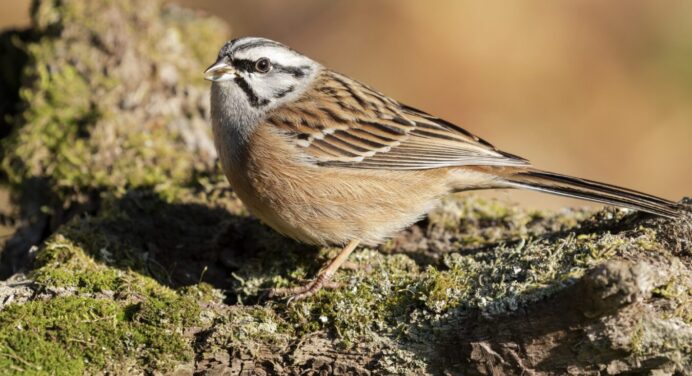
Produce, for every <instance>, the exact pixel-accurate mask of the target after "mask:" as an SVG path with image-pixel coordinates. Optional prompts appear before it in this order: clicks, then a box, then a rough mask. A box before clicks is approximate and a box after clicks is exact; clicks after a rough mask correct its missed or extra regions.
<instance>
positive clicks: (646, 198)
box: [503, 169, 683, 218]
mask: <svg viewBox="0 0 692 376" xmlns="http://www.w3.org/2000/svg"><path fill="white" fill-rule="evenodd" d="M503 176H504V181H505V182H506V184H507V185H509V186H510V187H514V188H524V189H529V190H533V191H540V192H547V193H552V194H556V195H560V196H567V197H574V198H579V199H583V200H589V201H595V202H599V203H603V204H608V205H613V206H621V207H625V208H630V209H634V210H640V211H643V212H647V213H651V214H656V215H660V216H663V217H668V218H678V217H680V216H681V215H682V213H683V208H682V206H681V205H680V204H677V203H674V202H672V201H668V200H665V199H662V198H659V197H656V196H652V195H648V194H646V193H641V192H637V191H633V190H631V189H626V188H621V187H617V186H614V185H610V184H605V183H599V182H596V181H592V180H586V179H580V178H575V177H572V176H567V175H561V174H556V173H553V172H547V171H540V170H526V169H517V170H516V172H511V173H510V174H507V175H505V174H503Z"/></svg>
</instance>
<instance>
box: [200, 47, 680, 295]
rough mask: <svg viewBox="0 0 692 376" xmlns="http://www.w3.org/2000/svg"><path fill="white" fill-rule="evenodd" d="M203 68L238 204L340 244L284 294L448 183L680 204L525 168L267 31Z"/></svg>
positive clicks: (375, 237) (396, 225)
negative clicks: (271, 36) (331, 255)
mask: <svg viewBox="0 0 692 376" xmlns="http://www.w3.org/2000/svg"><path fill="white" fill-rule="evenodd" d="M205 78H206V79H208V80H210V81H212V85H211V112H212V113H211V115H212V126H213V133H214V141H215V144H216V149H217V150H218V153H219V157H220V159H221V164H222V166H223V169H224V172H225V174H226V177H227V178H228V180H229V182H230V184H231V185H232V187H233V189H234V190H235V192H236V193H237V195H238V197H240V199H241V200H242V201H243V203H244V204H245V205H246V206H247V208H248V210H249V211H250V212H251V213H252V214H253V215H255V216H257V217H258V218H259V219H261V220H262V221H263V222H264V223H266V224H268V225H269V226H271V227H272V228H274V229H275V230H276V231H278V232H280V233H282V234H284V235H286V236H289V237H291V238H293V239H295V240H298V241H300V242H304V243H309V244H318V245H340V246H344V248H343V250H342V251H341V252H340V253H339V255H338V256H336V257H335V258H334V259H333V260H331V261H330V262H329V263H328V265H327V266H326V267H325V268H323V269H322V271H321V272H320V273H319V275H318V276H317V278H316V279H314V280H313V281H312V282H310V283H308V284H307V285H305V286H302V287H299V288H293V289H287V290H286V289H284V290H280V291H276V292H278V293H285V294H292V295H294V297H293V298H294V299H300V298H305V297H307V296H309V295H312V294H313V293H315V292H316V291H317V290H319V289H320V288H321V287H322V286H323V285H324V283H325V282H327V281H328V280H329V279H330V278H331V277H332V276H333V275H334V273H335V272H336V270H337V269H338V268H339V266H340V265H341V264H342V263H343V262H344V261H345V260H346V259H347V258H348V256H349V254H350V253H351V252H352V251H353V250H354V249H355V248H356V246H357V245H358V244H360V243H367V244H377V243H379V242H381V241H383V240H384V239H386V238H387V237H389V236H391V235H392V234H394V233H396V232H397V231H399V230H401V229H403V228H404V227H406V226H409V225H410V224H412V223H414V222H415V221H416V220H418V219H420V218H421V217H422V216H424V215H425V214H426V213H427V212H428V211H430V210H431V209H432V208H433V207H435V205H436V204H437V202H438V200H439V199H440V198H441V197H443V196H445V195H447V194H449V193H452V192H459V191H466V190H471V189H487V188H525V189H530V190H534V191H541V192H547V193H552V194H557V195H563V196H569V197H576V198H580V199H585V200H591V201H596V202H600V203H605V204H610V205H615V206H621V207H626V208H631V209H635V210H641V211H644V212H648V213H652V214H656V215H660V216H664V217H670V218H674V217H677V216H679V215H681V213H682V209H681V207H680V206H679V205H678V204H676V203H673V202H670V201H668V200H664V199H661V198H658V197H654V196H651V195H647V194H644V193H640V192H636V191H632V190H629V189H625V188H620V187H615V186H612V185H608V184H604V183H597V182H594V181H590V180H586V179H580V178H575V177H571V176H566V175H561V174H556V173H552V172H546V171H541V170H538V169H535V168H533V167H532V165H531V164H530V163H529V162H528V161H527V160H526V159H524V158H521V157H518V156H516V155H513V154H509V153H506V152H503V151H500V150H498V149H496V148H495V147H494V146H493V145H491V144H490V143H488V142H487V141H485V140H483V139H481V138H479V137H477V136H475V135H473V134H471V133H470V132H469V131H467V130H465V129H463V128H461V127H459V126H458V125H455V124H453V123H451V122H448V121H446V120H443V119H440V118H437V117H435V116H433V115H430V114H427V113H425V112H423V111H420V110H417V109H415V108H413V107H409V106H407V105H405V104H402V103H399V102H397V101H396V100H394V99H391V98H389V97H387V96H385V95H384V94H381V93H379V92H378V91H376V90H374V89H372V88H370V87H369V86H367V85H364V84H362V83H360V82H358V81H355V80H353V79H351V78H349V77H346V76H344V75H341V74H339V73H336V72H334V71H331V70H329V69H327V68H325V67H323V66H322V65H320V64H319V63H317V62H315V61H313V60H312V59H310V58H308V57H306V56H303V55H301V54H300V53H298V52H296V51H294V50H292V49H290V48H288V47H286V46H284V45H283V44H281V43H278V42H274V41H272V40H268V39H264V38H252V37H247V38H239V39H234V40H232V41H230V42H227V43H226V44H225V45H224V46H223V47H222V48H221V51H220V52H219V56H218V59H217V61H216V62H215V63H214V64H213V65H211V66H210V67H209V68H208V69H207V71H206V72H205Z"/></svg>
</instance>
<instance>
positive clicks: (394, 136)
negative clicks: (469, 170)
mask: <svg viewBox="0 0 692 376" xmlns="http://www.w3.org/2000/svg"><path fill="white" fill-rule="evenodd" d="M266 121H267V123H268V124H269V125H271V126H274V127H276V128H278V129H280V130H282V131H284V133H286V134H287V135H289V138H290V139H292V140H294V142H295V144H296V145H297V146H298V147H299V148H301V149H303V150H304V152H305V153H306V155H307V156H308V158H309V159H310V160H312V161H314V163H317V164H319V165H323V166H339V167H349V168H361V169H385V170H422V169H431V168H440V167H451V166H465V165H484V166H527V165H529V163H528V161H526V160H525V159H523V158H520V157H517V156H515V155H512V154H508V153H505V152H502V151H499V150H497V149H496V148H495V147H493V146H492V145H491V144H490V143H488V142H486V141H484V140H483V139H481V138H479V137H477V136H475V135H473V134H471V133H469V132H468V131H466V130H465V129H463V128H461V127H459V126H457V125H455V124H452V123H449V122H447V121H445V120H442V119H439V118H436V117H434V116H432V115H429V114H427V113H425V112H422V111H419V110H416V109H414V108H411V107H408V106H406V105H402V104H400V103H399V102H397V101H395V100H393V99H391V98H388V97H386V96H384V95H382V94H380V93H378V92H376V91H375V90H373V89H371V88H369V87H367V86H365V85H363V84H361V83H359V82H357V81H354V80H351V79H349V78H348V77H346V76H343V75H340V74H338V73H334V72H330V71H326V72H325V73H323V76H322V77H320V78H319V79H318V81H317V83H316V84H315V86H314V87H313V88H312V89H310V90H309V92H308V93H307V94H306V95H304V96H303V98H301V99H299V100H298V101H296V102H294V103H293V104H291V105H290V106H284V107H282V108H280V109H278V110H276V111H274V112H273V113H271V114H270V115H269V116H268V118H267V120H266Z"/></svg>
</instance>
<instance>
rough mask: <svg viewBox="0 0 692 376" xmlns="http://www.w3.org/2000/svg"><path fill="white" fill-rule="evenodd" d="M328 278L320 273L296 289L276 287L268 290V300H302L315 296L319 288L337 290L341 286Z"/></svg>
mask: <svg viewBox="0 0 692 376" xmlns="http://www.w3.org/2000/svg"><path fill="white" fill-rule="evenodd" d="M330 277H331V276H328V275H326V273H321V274H320V275H318V276H317V278H315V279H314V280H312V281H310V282H308V283H306V284H304V285H303V286H296V287H278V288H273V289H271V290H269V293H268V296H269V298H270V299H271V298H276V297H288V302H289V303H290V302H293V301H297V300H302V299H305V298H308V297H310V296H312V295H315V294H316V293H317V292H318V291H320V289H321V288H326V289H337V288H339V287H341V286H342V284H341V283H339V282H333V281H330Z"/></svg>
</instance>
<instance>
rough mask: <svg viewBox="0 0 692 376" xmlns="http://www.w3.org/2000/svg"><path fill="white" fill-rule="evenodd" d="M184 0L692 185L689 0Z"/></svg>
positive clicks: (606, 163)
mask: <svg viewBox="0 0 692 376" xmlns="http://www.w3.org/2000/svg"><path fill="white" fill-rule="evenodd" d="M174 2H177V3H180V4H183V5H186V6H189V7H194V8H197V9H200V10H203V11H205V12H206V13H209V14H213V15H216V16H218V17H221V18H224V19H226V20H227V21H229V23H230V24H231V27H232V31H233V36H244V35H256V36H265V37H269V38H272V39H276V40H278V41H281V42H283V43H285V44H287V45H289V46H291V47H293V48H295V49H297V50H299V51H301V52H303V53H305V54H307V55H309V56H311V57H313V58H314V59H316V60H318V61H321V62H322V63H324V64H325V65H327V66H329V67H331V68H333V69H335V70H337V71H340V72H342V73H346V74H348V75H351V76H353V77H355V78H357V79H359V80H361V81H364V82H367V83H369V84H370V85H372V86H374V87H376V88H378V89H379V90H380V91H382V92H384V93H386V94H388V95H390V96H392V97H394V98H396V99H399V100H401V101H403V102H405V103H408V104H410V105H412V106H414V107H417V108H420V109H423V110H425V111H428V112H430V113H433V114H436V115H439V116H441V117H443V118H446V119H448V120H450V121H453V122H456V123H459V124H461V125H463V126H465V127H467V128H468V129H469V130H471V131H473V132H475V133H477V134H479V135H480V136H482V137H484V138H486V139H488V140H489V141H491V142H492V143H494V144H495V145H496V146H498V147H500V148H501V149H504V150H507V151H509V152H512V153H515V154H519V155H522V156H524V157H527V158H529V159H530V160H532V161H533V162H534V163H535V164H536V165H537V166H539V167H541V168H545V169H549V170H555V171H559V172H563V173H568V174H572V175H577V176H581V177H586V178H590V179H596V180H601V181H605V182H610V183H613V184H618V185H623V186H626V187H630V188H633V189H637V190H642V191H646V192H649V193H653V194H657V195H661V196H664V197H667V198H670V199H675V200H678V199H680V198H681V197H682V196H684V195H690V194H692V192H691V191H692V2H690V1H682V0H680V1H669V2H665V3H663V2H657V1H654V0H650V1H610V2H603V1H598V0H587V1H571V2H566V1H564V2H554V1H549V0H541V1H533V2H471V1H463V2H462V1H454V0H446V1H434V2H433V1H426V2H422V1H416V0H406V1H399V0H379V1H372V0H356V1H353V0H349V1H344V0H337V1H323V0H301V1H291V2H280V1H270V0H263V1H257V0H241V1H221V0H196V1H192V0H176V1H174ZM28 6H29V1H28V0H13V1H6V2H3V5H2V6H1V7H0V8H2V12H0V27H3V28H4V27H7V26H23V25H27V24H28V16H27V12H28ZM199 43H205V41H202V40H201V41H199ZM210 63H211V61H210ZM494 195H495V196H499V197H501V198H508V197H510V194H509V193H496V194H494ZM511 199H512V200H514V201H521V202H525V203H528V204H531V205H534V206H537V207H552V208H555V207H558V206H562V205H565V204H569V205H575V204H576V205H585V204H584V203H583V202H579V203H577V202H576V201H568V200H563V199H559V198H548V197H547V196H544V195H540V194H532V193H521V194H517V193H515V192H512V193H511Z"/></svg>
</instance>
